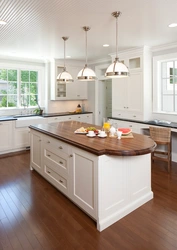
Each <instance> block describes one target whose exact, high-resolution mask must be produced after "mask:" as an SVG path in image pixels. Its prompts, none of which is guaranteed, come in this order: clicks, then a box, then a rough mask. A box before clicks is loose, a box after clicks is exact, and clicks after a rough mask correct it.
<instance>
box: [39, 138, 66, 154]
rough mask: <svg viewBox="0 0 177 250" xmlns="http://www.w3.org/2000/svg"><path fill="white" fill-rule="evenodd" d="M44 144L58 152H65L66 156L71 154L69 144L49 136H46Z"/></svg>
mask: <svg viewBox="0 0 177 250" xmlns="http://www.w3.org/2000/svg"><path fill="white" fill-rule="evenodd" d="M44 144H45V145H48V146H50V147H53V148H55V149H56V150H57V151H58V152H64V153H66V154H68V152H69V147H68V144H66V143H64V142H62V141H60V140H57V139H54V138H51V137H49V136H44Z"/></svg>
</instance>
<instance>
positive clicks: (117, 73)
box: [105, 59, 129, 78]
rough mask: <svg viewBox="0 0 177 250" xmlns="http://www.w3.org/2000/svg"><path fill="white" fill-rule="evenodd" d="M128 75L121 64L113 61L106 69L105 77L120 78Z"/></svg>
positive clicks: (125, 68)
mask: <svg viewBox="0 0 177 250" xmlns="http://www.w3.org/2000/svg"><path fill="white" fill-rule="evenodd" d="M128 75H129V71H128V68H127V67H126V66H125V64H123V63H122V62H120V61H118V60H116V59H115V61H114V62H113V63H112V64H111V65H110V66H109V67H108V68H107V70H106V73H105V76H106V77H108V78H121V77H127V76H128Z"/></svg>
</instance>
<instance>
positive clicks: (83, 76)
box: [77, 26, 96, 81]
mask: <svg viewBox="0 0 177 250" xmlns="http://www.w3.org/2000/svg"><path fill="white" fill-rule="evenodd" d="M83 30H85V34H86V36H85V38H86V39H85V41H86V55H85V57H86V62H85V66H84V68H83V69H81V71H79V73H78V75H77V79H78V80H79V81H95V80H96V74H95V72H94V71H93V70H92V69H90V68H88V67H87V31H89V30H90V27H87V26H84V27H83Z"/></svg>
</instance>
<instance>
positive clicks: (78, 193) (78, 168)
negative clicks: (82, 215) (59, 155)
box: [70, 147, 98, 218]
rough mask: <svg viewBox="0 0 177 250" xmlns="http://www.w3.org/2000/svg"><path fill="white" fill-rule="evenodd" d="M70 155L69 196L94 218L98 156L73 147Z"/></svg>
mask: <svg viewBox="0 0 177 250" xmlns="http://www.w3.org/2000/svg"><path fill="white" fill-rule="evenodd" d="M70 156H71V157H70V182H71V186H70V198H71V199H72V200H73V201H74V203H76V204H77V205H78V206H79V207H81V208H82V209H83V210H84V211H86V212H87V213H88V214H89V215H90V216H91V217H93V218H96V216H97V181H96V180H97V166H98V159H97V158H98V157H97V156H95V155H93V154H90V153H88V152H86V151H84V150H80V149H78V148H75V147H72V148H71V155H70Z"/></svg>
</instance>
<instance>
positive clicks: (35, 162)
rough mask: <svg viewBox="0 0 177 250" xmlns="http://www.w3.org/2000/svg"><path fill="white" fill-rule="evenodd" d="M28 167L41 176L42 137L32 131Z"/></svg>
mask: <svg viewBox="0 0 177 250" xmlns="http://www.w3.org/2000/svg"><path fill="white" fill-rule="evenodd" d="M30 142H31V150H30V167H31V169H33V168H34V169H35V170H36V171H38V172H39V173H41V174H43V166H42V135H41V133H38V132H36V131H34V130H31V131H30Z"/></svg>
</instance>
